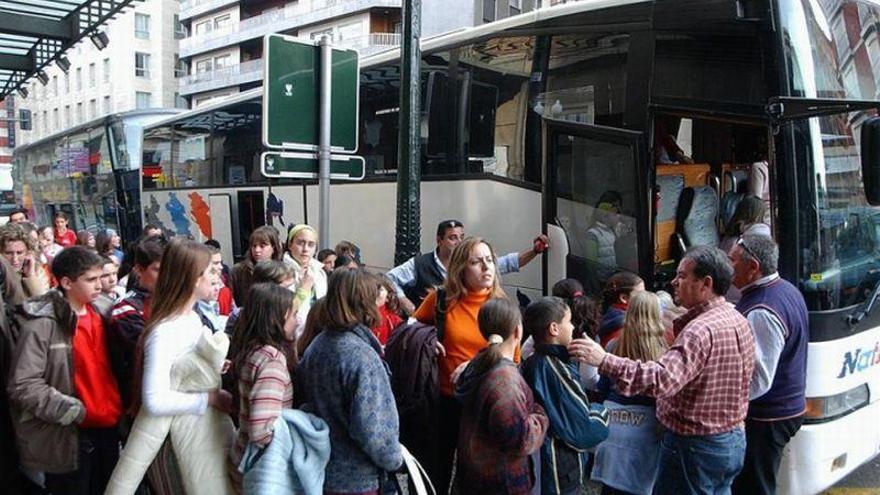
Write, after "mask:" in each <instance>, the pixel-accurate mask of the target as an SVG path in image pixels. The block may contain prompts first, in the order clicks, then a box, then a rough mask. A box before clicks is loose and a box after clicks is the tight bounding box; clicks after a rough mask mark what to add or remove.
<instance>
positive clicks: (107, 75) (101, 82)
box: [17, 0, 186, 146]
mask: <svg viewBox="0 0 880 495" xmlns="http://www.w3.org/2000/svg"><path fill="white" fill-rule="evenodd" d="M179 5H180V3H179V2H178V1H177V0H145V1H143V2H135V3H133V4H132V6H133V7H132V8H129V9H126V10H125V11H124V12H123V13H122V14H120V15H119V16H118V17H116V19H114V20H112V21H110V22H108V23H107V25H106V26H105V28H104V32H105V33H106V34H107V37H108V39H109V43H108V44H107V46H106V47H105V48H104V49H103V50H99V49H98V48H97V47H96V46H95V45H94V44H93V43H92V42H91V41H89V40H83V41H81V42H80V43H78V44H77V45H76V46H74V47H71V48H70V49H68V50H67V53H66V56H67V58H68V60H69V61H70V68H69V69H68V70H67V71H66V72H65V71H63V70H61V68H60V67H58V64H57V63H56V64H53V65H52V66H51V67H49V68H47V69H46V75H47V76H48V77H49V82H48V84H46V85H43V84H41V83H40V82H38V81H36V80H34V81H33V82H31V83H30V84H29V86H28V88H27V89H28V92H29V95H28V98H26V99H19V100H18V101H17V105H18V107H19V108H26V109H29V110H31V115H32V119H33V130H31V131H19V132H18V134H17V138H18V139H17V144H18V145H19V146H20V145H24V144H28V143H31V142H33V141H36V140H39V139H42V138H44V137H47V136H50V135H52V134H55V133H57V132H61V131H63V130H65V129H69V128H70V127H73V126H76V125H79V124H82V123H84V122H88V121H90V120H93V119H95V118H98V117H101V116H103V115H107V114H110V113H116V112H124V111H127V110H134V109H138V108H153V107H175V106H178V107H180V106H185V105H186V102H185V101H184V100H182V99H181V98H180V97H179V95H178V94H177V92H178V79H177V76H180V75H182V74H179V73H177V74H176V73H175V70H176V67H177V60H178V57H177V53H178V40H179V39H180V38H183V37H184V31H183V30H182V27H181V25H180V23H179V22H178V20H177V14H178V8H179Z"/></svg>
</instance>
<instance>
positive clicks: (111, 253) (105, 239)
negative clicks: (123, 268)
mask: <svg viewBox="0 0 880 495" xmlns="http://www.w3.org/2000/svg"><path fill="white" fill-rule="evenodd" d="M110 232H112V231H111V230H104V231H101V232H98V235H96V236H95V250H97V251H98V254H100V255H101V256H104V257H106V258H111V259H113V260H115V261H116V264H117V265H118V264H120V263H122V251H119V250H118V249H116V248H114V247H113V241H112V237H111V235H110ZM116 237H117V238H118V237H119V236H116Z"/></svg>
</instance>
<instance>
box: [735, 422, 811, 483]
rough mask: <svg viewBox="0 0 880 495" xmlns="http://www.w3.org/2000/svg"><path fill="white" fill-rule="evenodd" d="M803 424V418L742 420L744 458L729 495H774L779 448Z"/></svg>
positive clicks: (780, 449) (780, 459) (783, 446)
mask: <svg viewBox="0 0 880 495" xmlns="http://www.w3.org/2000/svg"><path fill="white" fill-rule="evenodd" d="M803 423H804V417H803V416H798V417H796V418H791V419H781V420H778V421H755V420H753V419H746V458H745V463H744V464H743V469H742V471H740V473H739V475H738V476H737V477H736V479H735V480H734V481H733V487H732V491H733V493H735V494H742V495H761V494H763V495H775V493H776V473H777V471H779V463H780V462H781V461H782V449H783V448H785V445H786V444H788V441H789V440H791V437H793V436H794V434H795V433H797V431H798V430H799V429H800V428H801V425H802V424H803Z"/></svg>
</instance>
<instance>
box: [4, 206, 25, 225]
mask: <svg viewBox="0 0 880 495" xmlns="http://www.w3.org/2000/svg"><path fill="white" fill-rule="evenodd" d="M27 221H28V217H27V210H25V209H24V208H16V209H14V210H12V213H10V214H9V223H25V222H27Z"/></svg>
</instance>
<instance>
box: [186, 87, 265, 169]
mask: <svg viewBox="0 0 880 495" xmlns="http://www.w3.org/2000/svg"><path fill="white" fill-rule="evenodd" d="M261 108H262V103H261V102H259V101H248V102H244V103H239V104H237V105H233V106H230V107H227V108H224V109H223V110H217V111H215V112H213V131H214V132H213V134H212V136H211V141H210V142H211V150H212V152H213V153H214V157H213V159H212V160H211V164H212V170H211V174H210V179H211V182H210V184H197V185H199V186H201V185H233V186H239V185H244V184H248V183H253V182H263V181H264V180H265V179H264V178H263V176H262V174H261V173H260V167H259V160H260V153H261V152H262V151H263V148H262V141H261V132H262V130H261V129H260V118H261V111H262V110H261Z"/></svg>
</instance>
